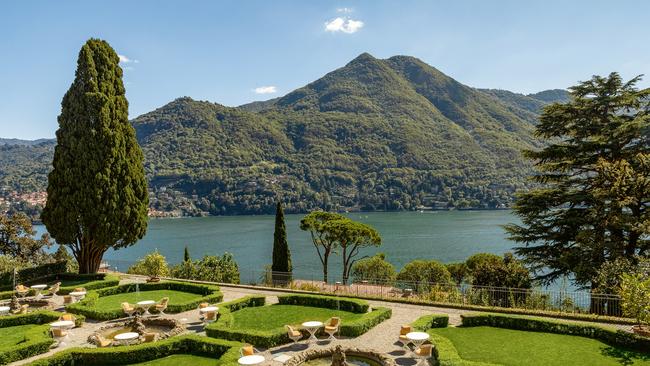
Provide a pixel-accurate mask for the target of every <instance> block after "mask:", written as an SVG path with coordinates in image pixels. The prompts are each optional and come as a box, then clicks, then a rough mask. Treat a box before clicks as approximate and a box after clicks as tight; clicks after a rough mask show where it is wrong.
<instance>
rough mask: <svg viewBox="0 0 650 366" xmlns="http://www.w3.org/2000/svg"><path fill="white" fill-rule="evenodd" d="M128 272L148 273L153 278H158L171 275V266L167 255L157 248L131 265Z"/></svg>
mask: <svg viewBox="0 0 650 366" xmlns="http://www.w3.org/2000/svg"><path fill="white" fill-rule="evenodd" d="M127 273H132V274H140V275H146V276H149V278H150V279H152V280H157V279H159V277H162V276H168V275H169V266H168V264H167V259H166V258H165V256H163V255H162V254H160V252H158V250H155V251H153V252H151V253H149V254H147V255H145V256H144V257H143V258H142V259H140V260H139V261H138V262H137V263H136V264H134V265H133V266H131V267H130V268H129V269H128V270H127Z"/></svg>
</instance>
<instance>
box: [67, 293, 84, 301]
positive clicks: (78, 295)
mask: <svg viewBox="0 0 650 366" xmlns="http://www.w3.org/2000/svg"><path fill="white" fill-rule="evenodd" d="M69 295H70V296H72V297H73V298H74V301H75V302H77V301H79V300H81V299H83V298H84V296H86V291H72V292H71V293H70V294H69Z"/></svg>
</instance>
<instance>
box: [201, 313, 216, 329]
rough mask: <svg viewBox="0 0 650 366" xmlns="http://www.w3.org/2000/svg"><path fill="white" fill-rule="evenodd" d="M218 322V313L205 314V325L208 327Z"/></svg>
mask: <svg viewBox="0 0 650 366" xmlns="http://www.w3.org/2000/svg"><path fill="white" fill-rule="evenodd" d="M215 321H217V312H216V311H208V312H207V313H205V316H204V317H203V325H204V326H205V325H208V324H209V323H213V322H215Z"/></svg>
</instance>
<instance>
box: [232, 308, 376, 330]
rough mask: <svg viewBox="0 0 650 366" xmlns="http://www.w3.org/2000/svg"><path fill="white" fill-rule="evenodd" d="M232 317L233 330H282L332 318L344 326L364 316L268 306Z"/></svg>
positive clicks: (247, 310)
mask: <svg viewBox="0 0 650 366" xmlns="http://www.w3.org/2000/svg"><path fill="white" fill-rule="evenodd" d="M232 315H233V317H234V327H235V328H240V329H257V330H272V329H277V328H282V327H284V326H285V325H287V324H288V325H295V326H297V327H300V324H302V323H304V322H306V321H310V320H318V321H321V322H325V321H326V320H327V319H329V318H330V317H333V316H338V317H340V318H341V322H342V323H344V324H345V322H346V321H352V320H357V319H360V318H361V317H363V316H364V315H365V314H357V313H351V312H348V311H341V310H334V309H326V308H317V307H312V306H298V305H270V306H261V307H251V308H244V309H241V310H238V311H236V312H234V313H232Z"/></svg>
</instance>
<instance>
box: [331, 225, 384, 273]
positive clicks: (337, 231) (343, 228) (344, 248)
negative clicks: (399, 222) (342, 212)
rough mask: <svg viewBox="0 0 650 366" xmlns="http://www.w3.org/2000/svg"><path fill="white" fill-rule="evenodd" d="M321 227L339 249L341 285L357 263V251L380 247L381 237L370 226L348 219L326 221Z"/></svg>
mask: <svg viewBox="0 0 650 366" xmlns="http://www.w3.org/2000/svg"><path fill="white" fill-rule="evenodd" d="M323 227H324V230H325V231H326V232H327V233H328V236H329V237H331V238H333V240H335V241H336V242H337V247H338V248H340V249H341V256H342V262H343V276H342V277H343V284H347V283H348V278H349V277H350V270H351V269H352V266H353V265H354V263H355V262H356V261H357V259H356V256H357V255H359V251H360V250H361V249H363V248H367V247H371V246H375V247H377V246H380V245H381V237H380V236H379V233H378V232H377V230H375V229H374V228H373V227H372V226H370V225H366V224H363V223H360V222H356V221H353V220H350V219H348V218H344V219H340V220H330V221H327V222H326V223H324V224H323Z"/></svg>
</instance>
